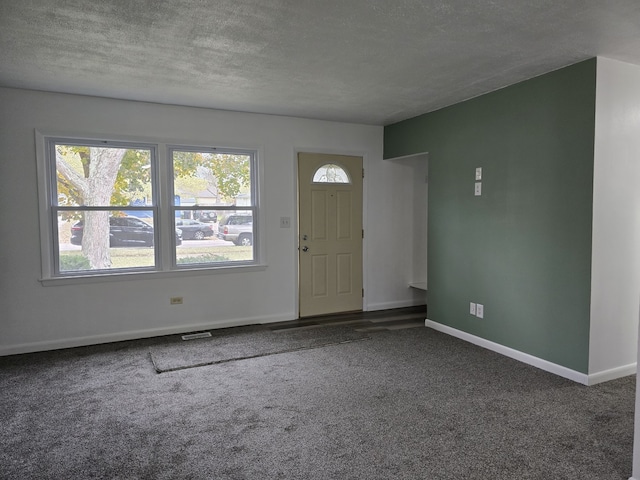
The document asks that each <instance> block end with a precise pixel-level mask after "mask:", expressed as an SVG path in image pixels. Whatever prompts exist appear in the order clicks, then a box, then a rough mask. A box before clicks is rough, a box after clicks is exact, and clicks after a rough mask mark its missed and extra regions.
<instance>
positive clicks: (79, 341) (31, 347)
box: [0, 314, 297, 357]
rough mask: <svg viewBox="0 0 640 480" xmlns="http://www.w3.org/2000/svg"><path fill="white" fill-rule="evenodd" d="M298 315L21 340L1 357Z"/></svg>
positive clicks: (3, 348)
mask: <svg viewBox="0 0 640 480" xmlns="http://www.w3.org/2000/svg"><path fill="white" fill-rule="evenodd" d="M295 318H297V317H296V316H295V315H283V314H279V315H269V316H259V317H247V318H240V319H233V320H224V321H220V322H204V323H193V324H187V325H172V326H169V327H161V328H151V329H145V330H132V331H129V332H119V333H107V334H102V335H90V336H86V337H73V338H63V339H59V340H51V341H43V342H30V343H21V344H18V345H5V346H0V357H4V356H9V355H19V354H23V353H35V352H45V351H49V350H61V349H64V348H75V347H86V346H90V345H99V344H103V343H113V342H123V341H127V340H140V339H143V338H153V337H160V336H163V335H175V334H178V333H188V332H193V331H197V330H210V329H218V328H227V327H238V326H243V325H255V324H261V323H274V322H284V321H289V320H295Z"/></svg>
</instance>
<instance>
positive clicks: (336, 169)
mask: <svg viewBox="0 0 640 480" xmlns="http://www.w3.org/2000/svg"><path fill="white" fill-rule="evenodd" d="M313 183H351V179H350V178H349V174H348V173H347V171H346V170H345V169H344V168H342V167H341V166H339V165H336V164H334V163H326V164H324V165H322V166H321V167H319V168H318V169H317V170H316V172H315V173H314V174H313Z"/></svg>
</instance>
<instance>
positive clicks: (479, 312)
mask: <svg viewBox="0 0 640 480" xmlns="http://www.w3.org/2000/svg"><path fill="white" fill-rule="evenodd" d="M476 317H478V318H484V305H482V304H481V303H477V304H476Z"/></svg>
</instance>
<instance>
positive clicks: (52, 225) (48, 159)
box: [35, 130, 266, 286]
mask: <svg viewBox="0 0 640 480" xmlns="http://www.w3.org/2000/svg"><path fill="white" fill-rule="evenodd" d="M35 135H36V160H37V173H38V204H39V212H40V216H39V218H40V248H41V260H42V276H41V279H40V281H41V283H42V284H43V285H45V286H47V285H59V284H73V283H86V282H94V281H95V282H103V281H119V280H123V279H141V278H145V277H147V278H157V277H158V276H166V275H169V276H174V275H208V274H218V273H228V272H238V270H239V269H240V270H242V271H256V270H264V269H265V268H266V265H265V264H263V263H262V259H263V258H264V257H265V254H264V242H263V241H262V238H261V235H260V232H261V231H262V229H261V228H260V226H261V225H262V224H263V221H264V220H263V219H262V218H261V215H260V203H261V202H260V182H261V181H262V175H261V172H260V169H259V158H260V156H261V155H260V153H261V149H260V148H236V147H231V148H226V147H222V146H218V147H212V146H211V145H210V144H204V143H198V142H191V141H190V142H175V141H174V142H167V141H162V140H159V139H148V138H144V137H142V138H137V137H124V136H116V137H113V136H96V135H73V134H65V133H62V134H61V133H57V132H40V131H37V130H36V132H35ZM56 143H58V144H60V143H62V144H69V145H89V146H91V145H96V146H110V147H114V148H118V147H122V148H140V149H150V150H151V168H152V174H151V178H152V184H153V188H152V191H153V205H152V206H144V207H137V209H138V210H147V211H148V210H153V212H154V216H155V219H156V220H155V221H157V222H158V223H157V228H154V235H155V245H156V246H155V267H154V266H152V267H139V268H131V269H110V270H99V271H90V270H86V271H74V272H70V273H67V272H62V273H61V272H59V255H58V252H59V246H58V235H57V228H58V227H57V212H58V211H60V210H64V209H65V208H61V207H59V206H57V196H56V195H55V193H56V191H57V183H56V182H57V171H56V163H55V153H54V151H53V148H54V145H55V144H56ZM174 150H178V151H194V152H214V153H232V154H241V155H250V157H251V160H250V162H251V165H250V169H251V170H250V178H251V198H252V202H251V203H252V205H251V206H250V207H226V206H224V207H223V206H212V208H211V209H212V210H230V209H231V208H233V209H235V210H249V211H251V212H252V214H253V221H254V223H253V260H249V261H247V260H243V261H230V262H220V263H206V264H188V265H178V264H177V263H176V245H175V234H174V233H173V232H174V228H175V227H174V222H175V220H174V217H173V215H174V205H173V203H174V202H173V198H174V197H173V194H174V193H173V192H174V185H173V183H174V182H173V161H172V158H173V157H172V153H171V152H172V151H174ZM54 197H56V198H54ZM70 208H71V209H74V210H84V209H90V207H79V208H76V207H70ZM119 208H121V207H120V206H115V208H113V207H109V208H108V209H109V210H118V209H119ZM178 208H179V207H178ZM66 209H67V210H68V209H69V208H66ZM132 209H136V207H133V206H126V210H132Z"/></svg>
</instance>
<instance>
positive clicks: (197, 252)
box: [169, 147, 256, 267]
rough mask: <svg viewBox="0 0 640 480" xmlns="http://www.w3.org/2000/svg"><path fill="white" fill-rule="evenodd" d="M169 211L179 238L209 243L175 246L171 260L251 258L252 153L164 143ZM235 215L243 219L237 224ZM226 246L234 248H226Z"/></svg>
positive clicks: (217, 261)
mask: <svg viewBox="0 0 640 480" xmlns="http://www.w3.org/2000/svg"><path fill="white" fill-rule="evenodd" d="M169 152H170V158H171V163H172V167H173V205H172V215H173V218H174V219H175V222H176V228H178V229H180V230H181V231H182V238H183V239H189V240H193V239H195V240H206V239H207V238H209V237H212V236H213V235H214V230H215V232H216V233H217V240H218V241H217V242H216V244H215V245H206V246H200V245H192V246H191V244H190V246H191V248H184V247H183V248H180V249H179V250H178V251H177V255H176V265H177V266H178V267H181V266H184V265H217V264H225V263H229V262H234V263H238V262H248V263H252V262H253V261H254V260H255V249H254V234H255V232H254V223H253V218H254V217H255V213H256V212H255V210H256V206H255V201H254V195H253V193H252V192H253V183H254V182H253V179H252V172H253V170H254V169H253V168H252V164H253V157H254V154H253V152H246V151H245V152H243V151H219V150H218V149H185V148H183V147H175V148H170V149H169ZM237 218H244V219H248V221H246V222H243V223H242V224H240V223H236V219H237ZM229 245H233V246H235V248H229Z"/></svg>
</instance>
